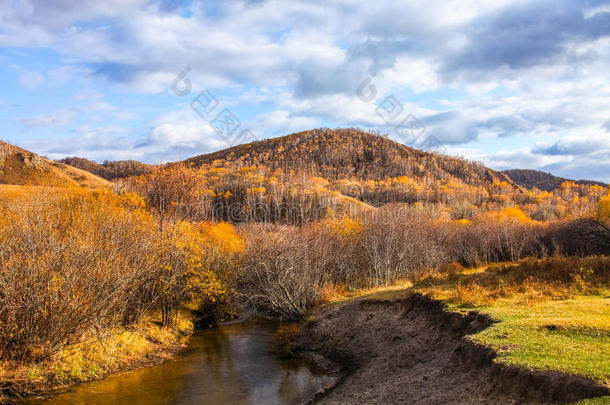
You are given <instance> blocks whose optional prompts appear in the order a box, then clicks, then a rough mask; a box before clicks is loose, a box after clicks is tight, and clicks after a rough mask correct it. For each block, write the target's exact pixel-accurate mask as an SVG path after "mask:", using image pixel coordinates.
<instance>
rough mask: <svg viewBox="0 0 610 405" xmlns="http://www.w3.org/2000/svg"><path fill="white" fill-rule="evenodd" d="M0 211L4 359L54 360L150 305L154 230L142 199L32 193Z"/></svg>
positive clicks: (0, 315)
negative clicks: (97, 330) (53, 356)
mask: <svg viewBox="0 0 610 405" xmlns="http://www.w3.org/2000/svg"><path fill="white" fill-rule="evenodd" d="M0 204H1V205H2V208H1V209H2V212H3V217H2V219H1V220H0V241H1V242H2V243H0V356H1V357H2V358H9V359H27V358H32V359H41V358H45V357H48V356H50V355H51V354H52V353H54V352H56V351H58V350H59V349H61V348H62V347H63V346H64V345H66V344H70V343H72V342H75V341H77V340H78V339H79V338H80V337H81V336H82V335H83V334H84V333H85V332H86V331H88V330H92V329H95V328H101V327H104V326H108V325H109V324H113V323H120V322H124V321H130V322H133V321H136V320H137V319H138V318H139V316H140V315H141V314H142V312H143V311H145V310H146V309H148V308H149V307H150V306H151V305H152V303H153V301H154V294H152V292H151V285H152V283H151V281H152V278H151V274H154V268H155V267H156V263H155V256H154V244H153V243H152V240H153V239H152V237H151V236H152V233H151V229H152V228H151V226H150V225H151V223H152V222H151V218H150V216H149V215H148V214H147V213H146V212H145V211H143V210H142V207H143V205H142V202H141V200H140V199H139V198H137V197H135V196H133V195H123V196H117V195H113V194H111V193H110V192H108V191H98V192H93V193H90V192H81V191H71V192H69V193H68V194H66V195H64V194H59V193H52V194H46V192H45V191H39V192H35V191H33V190H29V191H28V195H25V194H24V195H22V196H21V197H17V198H13V199H11V200H3V201H1V202H0Z"/></svg>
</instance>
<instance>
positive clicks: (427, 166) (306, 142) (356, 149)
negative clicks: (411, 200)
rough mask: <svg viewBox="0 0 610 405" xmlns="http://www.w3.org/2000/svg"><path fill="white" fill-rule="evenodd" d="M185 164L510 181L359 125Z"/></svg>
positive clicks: (341, 175) (343, 175) (332, 175)
mask: <svg viewBox="0 0 610 405" xmlns="http://www.w3.org/2000/svg"><path fill="white" fill-rule="evenodd" d="M186 164H187V165H188V166H191V167H204V168H209V167H224V168H241V167H246V166H257V167H265V168H268V169H270V170H271V171H273V170H275V169H281V170H282V171H284V172H289V171H290V170H294V171H295V172H299V173H307V174H309V175H312V176H319V177H323V178H325V179H328V180H330V181H334V180H338V179H351V178H356V179H361V180H382V179H385V178H387V177H399V176H407V177H410V178H415V179H419V180H423V181H424V182H425V181H427V180H437V181H438V180H447V181H459V182H463V183H466V184H470V185H488V184H491V183H494V182H500V181H506V182H509V183H510V182H511V181H510V179H508V177H507V176H505V175H504V174H502V173H498V172H495V171H493V170H491V169H488V168H486V167H484V166H482V165H479V164H476V163H473V162H469V161H467V160H465V159H461V158H457V157H450V156H443V155H438V154H434V153H427V152H423V151H420V150H416V149H413V148H410V147H407V146H404V145H402V144H400V143H397V142H394V141H392V140H390V139H387V138H384V137H381V136H378V135H376V134H373V133H370V132H366V131H363V130H359V129H335V130H330V129H314V130H310V131H304V132H299V133H294V134H291V135H287V136H283V137H280V138H272V139H266V140H263V141H259V142H253V143H249V144H245V145H238V146H234V147H232V148H228V149H224V150H221V151H219V152H214V153H210V154H205V155H201V156H197V157H193V158H191V159H188V160H187V161H186Z"/></svg>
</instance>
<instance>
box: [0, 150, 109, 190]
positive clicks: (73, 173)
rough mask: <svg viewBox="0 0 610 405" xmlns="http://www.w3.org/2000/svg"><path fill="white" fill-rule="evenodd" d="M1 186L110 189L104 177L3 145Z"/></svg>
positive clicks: (0, 151)
mask: <svg viewBox="0 0 610 405" xmlns="http://www.w3.org/2000/svg"><path fill="white" fill-rule="evenodd" d="M0 184H11V185H19V186H26V185H27V186H51V187H75V186H80V187H87V188H102V187H110V183H109V182H108V181H106V180H104V179H102V178H101V177H98V176H96V175H94V174H91V173H89V172H86V171H84V170H81V169H77V168H76V167H72V166H68V165H65V164H62V163H58V162H53V161H51V160H49V159H46V158H44V157H42V156H39V155H37V154H35V153H32V152H30V151H27V150H25V149H21V148H19V147H17V146H13V145H10V144H8V143H5V142H2V141H0Z"/></svg>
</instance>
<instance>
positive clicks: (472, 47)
mask: <svg viewBox="0 0 610 405" xmlns="http://www.w3.org/2000/svg"><path fill="white" fill-rule="evenodd" d="M609 22H610V13H607V12H600V13H597V14H595V15H593V16H591V17H589V18H586V17H585V15H584V12H583V9H582V8H581V6H579V5H578V4H577V3H574V2H572V1H567V0H545V1H531V2H515V3H513V4H509V5H507V6H505V7H503V8H501V9H499V10H497V11H495V12H493V13H491V14H488V15H483V16H481V17H479V18H477V19H476V20H475V21H474V24H472V28H470V29H467V30H465V34H466V38H467V39H466V43H465V46H464V47H463V49H461V50H460V51H459V52H456V53H455V54H454V55H453V56H451V57H450V58H449V59H448V60H447V61H446V66H445V70H446V71H447V72H448V73H449V74H452V73H454V72H455V71H456V70H474V71H478V70H489V69H498V68H503V67H508V68H510V69H522V68H529V67H532V66H535V65H537V64H540V63H544V62H545V61H548V60H550V59H552V58H554V57H558V56H562V55H565V49H566V46H567V45H568V44H569V43H571V42H582V41H593V40H597V39H599V38H601V37H605V36H608V35H610V24H609Z"/></svg>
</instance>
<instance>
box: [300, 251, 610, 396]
mask: <svg viewBox="0 0 610 405" xmlns="http://www.w3.org/2000/svg"><path fill="white" fill-rule="evenodd" d="M561 263H562V264H564V265H565V264H567V263H566V262H565V260H563V261H561ZM592 263H600V260H598V259H582V260H580V261H579V263H568V264H570V265H574V264H577V265H583V266H581V267H578V266H577V267H575V269H576V271H577V272H580V273H583V269H587V268H588V266H585V265H588V264H592ZM558 267H559V264H558V263H557V262H552V261H551V262H549V261H544V262H536V261H528V262H523V263H516V264H511V265H507V266H504V267H502V266H500V267H499V268H496V267H494V268H485V269H470V270H461V271H459V272H453V273H452V274H449V275H445V276H443V277H438V278H435V279H429V280H425V281H424V282H422V283H419V284H417V285H415V286H409V287H405V288H398V289H387V290H381V291H377V292H374V293H370V294H366V295H363V296H358V297H355V298H349V299H346V300H342V301H339V302H335V303H331V304H328V305H326V306H323V307H321V308H319V309H318V310H316V311H315V312H313V313H312V314H311V315H310V317H309V318H308V320H307V321H306V322H305V323H304V324H303V326H302V328H301V332H300V334H299V335H298V336H297V337H296V339H295V341H294V349H295V350H296V351H300V352H301V353H305V354H306V355H308V356H309V357H312V356H311V353H313V354H314V356H313V357H314V358H315V357H316V356H317V357H319V356H322V357H324V358H325V359H327V360H330V361H331V362H332V363H334V364H336V365H339V366H341V368H342V373H343V382H342V383H341V384H339V385H337V386H336V387H335V388H333V389H330V390H329V391H327V392H326V393H324V394H321V395H320V396H319V397H320V398H319V401H318V402H316V403H320V404H335V405H339V404H352V403H366V404H387V403H392V404H402V403H405V404H407V403H418V404H420V403H422V404H427V403H429V404H433V403H434V404H437V403H450V404H462V403H464V404H470V403H483V404H484V403H507V404H510V403H563V402H574V401H578V400H582V399H585V398H591V397H601V396H604V395H606V396H607V395H610V389H609V388H608V387H609V386H608V382H609V378H610V370H609V369H608V367H609V365H608V364H607V359H608V358H609V356H608V353H609V350H610V333H609V331H610V328H609V327H608V326H609V322H608V321H609V320H610V319H609V318H610V311H608V308H609V307H610V295H609V294H608V290H607V285H608V283H607V278H605V277H606V276H607V274H606V273H605V271H606V270H603V269H602V270H600V269H595V268H592V269H593V270H592V271H586V273H587V274H588V275H584V276H581V277H580V279H578V278H574V277H571V278H570V277H568V278H567V279H566V280H568V279H569V281H566V282H565V283H560V282H557V279H558V277H555V276H556V275H557V274H559V273H562V272H560V271H559V270H558ZM604 268H605V267H604ZM524 271H525V272H526V273H528V277H527V279H528V280H529V281H527V282H524V281H523V280H520V276H519V274H520V273H523V272H524ZM550 273H552V276H551V274H550ZM566 274H569V272H568V273H566ZM566 274H564V275H566ZM596 274H597V276H600V277H601V278H597V279H596V277H595V276H596ZM551 279H553V280H554V281H553V280H551ZM544 280H546V281H544ZM596 280H597V281H599V280H601V283H598V282H597V281H596ZM494 286H495V287H494ZM498 286H500V287H501V291H500V290H497V288H496V287H498ZM517 286H519V287H517ZM604 286H605V287H604ZM500 287H498V288H500ZM496 290H497V291H496ZM424 294H426V295H424ZM432 297H434V298H432ZM435 298H436V299H435ZM608 399H610V398H603V399H597V400H590V401H585V402H582V403H591V404H593V403H595V404H597V403H607V402H608Z"/></svg>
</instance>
